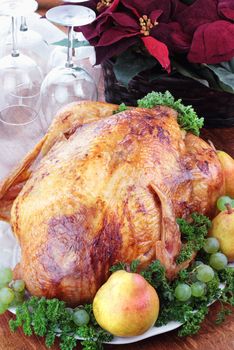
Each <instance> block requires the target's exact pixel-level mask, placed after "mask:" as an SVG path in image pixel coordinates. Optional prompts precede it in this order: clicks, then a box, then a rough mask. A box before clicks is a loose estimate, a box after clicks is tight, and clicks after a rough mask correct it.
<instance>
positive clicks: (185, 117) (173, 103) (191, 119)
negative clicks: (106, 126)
mask: <svg viewBox="0 0 234 350" xmlns="http://www.w3.org/2000/svg"><path fill="white" fill-rule="evenodd" d="M137 102H138V107H142V108H153V107H155V106H157V105H164V106H168V107H171V108H173V109H175V110H176V111H177V112H178V123H179V125H180V126H181V128H182V129H184V130H186V131H190V132H191V133H193V134H194V135H197V136H198V135H199V133H200V129H201V128H202V126H203V123H204V118H199V117H198V116H197V113H196V112H195V111H194V109H193V107H192V106H185V105H183V104H182V103H181V99H179V100H175V98H174V97H173V96H172V94H171V93H170V92H169V91H166V92H164V93H161V92H151V93H149V94H147V95H146V96H145V97H143V98H142V99H140V100H138V101H137Z"/></svg>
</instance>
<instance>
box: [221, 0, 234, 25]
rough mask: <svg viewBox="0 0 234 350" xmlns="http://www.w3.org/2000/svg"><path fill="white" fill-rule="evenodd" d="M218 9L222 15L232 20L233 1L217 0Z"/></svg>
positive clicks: (233, 18) (233, 12) (233, 13)
mask: <svg viewBox="0 0 234 350" xmlns="http://www.w3.org/2000/svg"><path fill="white" fill-rule="evenodd" d="M218 11H219V13H220V14H221V15H223V16H224V17H226V18H228V19H230V20H232V21H234V1H233V0H219V3H218Z"/></svg>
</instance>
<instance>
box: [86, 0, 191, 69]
mask: <svg viewBox="0 0 234 350" xmlns="http://www.w3.org/2000/svg"><path fill="white" fill-rule="evenodd" d="M99 2H100V1H99ZM99 2H97V5H98V3H99ZM104 2H105V3H106V2H107V0H103V1H102V3H103V5H104ZM185 7H186V6H185V5H183V4H182V3H181V2H179V1H177V0H163V1H162V0H145V1H142V0H118V1H117V0H114V1H113V2H110V1H108V4H106V10H104V11H103V12H101V14H100V15H99V16H98V17H97V19H96V21H95V22H94V23H92V24H91V25H88V26H85V27H83V28H81V30H82V32H83V34H84V35H85V37H86V38H87V39H88V40H89V41H90V43H91V44H92V45H94V46H95V50H96V57H97V64H98V63H100V62H102V61H104V60H105V59H107V58H109V57H112V56H114V55H119V54H120V53H121V52H123V51H125V50H126V49H127V48H128V47H130V46H132V45H135V44H137V43H138V42H139V41H140V42H142V43H143V44H144V46H145V47H146V49H147V50H148V52H149V53H150V54H151V55H152V56H154V57H155V58H156V59H157V60H158V61H159V62H160V64H161V65H162V67H163V68H165V69H166V70H167V71H168V72H169V71H170V59H169V50H174V51H179V52H184V51H186V50H187V51H188V48H189V37H188V36H187V35H186V34H185V33H183V31H182V29H181V26H180V24H179V23H176V22H175V21H174V20H173V18H174V17H175V14H176V13H177V12H180V11H182V10H183V9H184V8H185ZM168 48H169V50H168Z"/></svg>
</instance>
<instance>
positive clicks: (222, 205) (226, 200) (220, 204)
mask: <svg viewBox="0 0 234 350" xmlns="http://www.w3.org/2000/svg"><path fill="white" fill-rule="evenodd" d="M227 205H229V206H230V207H231V208H234V199H233V198H231V197H228V196H222V197H219V199H218V200H217V208H218V209H219V210H220V211H223V210H227Z"/></svg>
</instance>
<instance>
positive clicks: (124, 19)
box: [111, 12, 140, 32]
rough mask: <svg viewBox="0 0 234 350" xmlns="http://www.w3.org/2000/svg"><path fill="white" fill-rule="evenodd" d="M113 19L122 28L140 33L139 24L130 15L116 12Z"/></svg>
mask: <svg viewBox="0 0 234 350" xmlns="http://www.w3.org/2000/svg"><path fill="white" fill-rule="evenodd" d="M111 17H112V18H113V19H114V21H115V22H117V23H118V24H119V25H120V26H123V27H124V28H133V29H135V30H137V31H138V32H139V28H140V25H139V22H138V21H137V20H136V19H135V18H133V17H132V16H130V15H129V14H127V13H124V12H115V13H112V15H111Z"/></svg>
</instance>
